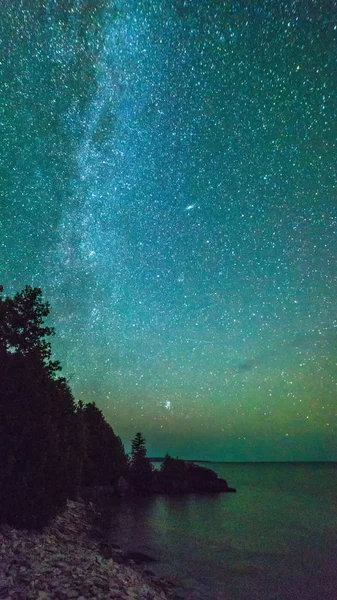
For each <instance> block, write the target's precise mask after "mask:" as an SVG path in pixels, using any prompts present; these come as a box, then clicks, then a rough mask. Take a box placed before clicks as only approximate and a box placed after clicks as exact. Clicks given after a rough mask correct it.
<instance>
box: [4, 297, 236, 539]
mask: <svg viewBox="0 0 337 600" xmlns="http://www.w3.org/2000/svg"><path fill="white" fill-rule="evenodd" d="M49 312H50V307H49V304H48V302H44V301H43V298H42V292H41V290H40V289H39V288H31V287H29V286H26V288H25V289H24V290H23V291H22V292H20V293H17V294H16V295H15V296H14V297H13V298H9V297H6V298H2V297H1V288H0V523H8V524H9V525H12V526H15V527H27V528H37V529H38V528H42V527H43V526H44V525H46V524H47V523H48V522H49V521H50V520H51V519H52V518H53V517H54V516H56V515H57V514H59V513H60V512H61V511H62V510H63V509H64V508H65V506H66V502H67V499H76V498H77V497H78V494H79V492H80V490H82V489H83V487H84V486H87V487H88V486H90V487H98V486H110V488H111V489H113V490H115V491H117V492H118V493H119V494H120V495H124V493H125V492H126V491H129V492H133V493H140V494H144V493H149V492H158V491H159V492H164V493H170V492H176V491H178V492H186V491H229V489H228V490H227V489H224V484H226V482H224V484H222V488H223V489H221V490H220V489H218V488H219V484H217V485H215V479H217V476H216V474H215V473H213V472H212V471H210V470H209V469H202V468H201V467H197V466H196V465H187V463H185V462H184V461H181V460H179V459H173V458H171V457H170V456H169V455H167V456H166V458H165V460H164V462H163V464H162V465H161V469H160V471H159V472H158V471H155V470H154V469H153V466H152V464H151V462H150V460H149V458H148V457H147V453H146V447H145V439H144V438H143V437H142V435H141V434H140V433H137V435H136V436H135V438H134V440H133V441H132V452H131V456H130V457H129V456H127V455H126V453H125V450H124V447H123V444H122V441H121V439H120V438H119V437H118V435H116V434H115V433H114V431H113V429H112V427H111V426H110V425H109V423H107V421H106V420H105V418H104V415H103V413H102V412H101V411H100V410H99V408H98V407H97V406H96V405H95V403H93V402H90V403H88V404H83V403H82V402H81V401H80V402H78V403H76V402H75V399H74V397H73V395H72V392H71V390H70V387H69V385H68V383H67V380H66V379H65V378H64V377H62V376H61V375H60V371H61V366H60V363H59V362H58V361H54V360H52V351H51V343H50V341H49V340H50V338H51V337H52V336H53V335H54V329H53V328H51V327H48V326H46V325H45V319H46V318H47V317H48V315H49ZM200 469H201V471H202V472H201V471H200ZM207 472H208V473H207ZM214 477H215V479H214ZM217 481H218V482H220V481H221V480H217ZM222 481H223V480H222ZM207 486H208V488H209V486H211V487H210V489H206V488H207ZM212 486H213V487H212ZM226 486H227V484H226ZM220 487H221V486H220Z"/></svg>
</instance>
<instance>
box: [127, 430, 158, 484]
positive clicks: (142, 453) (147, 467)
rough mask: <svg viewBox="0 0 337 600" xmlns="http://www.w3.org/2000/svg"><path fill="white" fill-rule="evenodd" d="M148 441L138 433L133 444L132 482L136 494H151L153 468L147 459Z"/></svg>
mask: <svg viewBox="0 0 337 600" xmlns="http://www.w3.org/2000/svg"><path fill="white" fill-rule="evenodd" d="M145 442H146V440H145V439H144V438H143V436H142V434H141V433H137V434H136V435H135V437H134V439H133V440H132V442H131V461H130V481H131V485H132V488H133V490H134V491H135V492H137V493H140V494H146V493H149V492H151V487H152V483H153V467H152V464H151V462H150V460H149V458H148V457H147V453H146V446H145Z"/></svg>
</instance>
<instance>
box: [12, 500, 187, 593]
mask: <svg viewBox="0 0 337 600" xmlns="http://www.w3.org/2000/svg"><path fill="white" fill-rule="evenodd" d="M91 509H92V510H94V508H93V506H92V505H91ZM114 553H115V554H114ZM130 558H131V557H126V556H124V555H123V553H122V552H121V551H119V550H118V549H117V548H116V549H113V548H109V557H104V556H102V554H100V548H99V542H98V540H95V539H93V538H92V535H91V523H90V519H88V510H87V506H86V504H85V503H84V502H71V501H69V502H68V506H67V510H66V511H65V513H64V514H63V515H61V516H59V517H57V518H56V519H55V520H54V521H53V522H52V524H51V525H50V526H49V527H47V528H46V529H45V530H44V531H43V532H42V533H37V532H32V531H27V530H15V529H13V528H11V527H9V526H7V525H3V526H1V527H0V598H3V599H5V600H53V599H55V600H56V599H57V600H68V599H69V600H72V599H73V600H112V599H117V598H118V599H119V600H130V599H131V598H133V599H136V600H169V599H173V598H176V597H177V596H176V595H175V593H174V592H173V591H171V590H170V584H169V583H166V584H165V582H159V581H158V580H156V579H155V578H154V577H151V576H150V575H147V576H146V575H145V574H144V573H143V572H141V571H139V570H137V568H136V567H135V566H134V565H133V564H132V561H131V560H130Z"/></svg>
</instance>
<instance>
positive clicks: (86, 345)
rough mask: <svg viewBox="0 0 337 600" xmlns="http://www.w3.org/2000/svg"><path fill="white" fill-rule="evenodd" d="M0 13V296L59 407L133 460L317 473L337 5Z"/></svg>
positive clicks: (333, 251)
mask: <svg viewBox="0 0 337 600" xmlns="http://www.w3.org/2000/svg"><path fill="white" fill-rule="evenodd" d="M323 4H324V6H323ZM32 5H35V6H33V7H32ZM0 12H1V25H0V27H1V34H0V36H1V46H2V52H1V57H2V58H1V65H0V66H1V106H0V124H1V140H2V149H1V163H0V169H1V182H0V193H1V196H0V208H1V219H0V221H1V223H0V227H1V229H0V233H1V242H0V258H1V264H0V282H1V284H2V285H3V286H4V293H7V294H13V293H14V292H16V291H18V290H20V289H22V288H23V287H24V285H26V284H30V285H36V286H39V287H41V288H42V289H43V292H44V295H45V297H46V299H48V300H49V301H50V303H51V306H52V309H53V310H52V320H53V323H54V325H55V328H56V334H57V335H56V337H55V339H54V340H53V348H54V354H55V356H56V357H57V358H59V359H60V361H61V363H62V365H63V372H64V374H65V375H66V376H67V377H69V380H70V385H71V387H72V389H73V392H74V395H75V397H76V398H77V399H80V398H81V399H83V400H85V401H89V400H94V401H95V402H96V403H97V405H98V406H99V407H100V408H102V410H103V411H104V413H105V415H106V416H107V419H108V420H109V422H110V423H111V424H112V426H113V427H114V429H115V430H116V432H117V433H119V434H120V435H121V437H122V439H123V441H124V442H125V444H126V446H127V447H128V445H129V439H130V438H131V437H133V435H134V433H135V432H136V431H139V430H140V431H142V432H143V434H144V435H145V437H146V438H147V441H148V449H149V452H150V454H157V455H159V454H163V453H165V452H166V451H167V450H169V451H171V452H172V453H173V454H179V456H182V457H186V458H189V457H190V458H191V457H193V458H196V457H200V458H213V459H217V460H292V459H294V460H324V459H327V460H329V459H333V458H335V456H336V455H335V453H334V449H335V435H336V429H337V405H336V392H337V389H336V386H337V371H336V366H337V352H336V351H337V315H336V290H337V285H336V283H337V281H336V278H337V276H336V255H337V243H336V242H337V197H336V137H337V135H336V134H337V127H336V113H337V101H336V79H337V77H336V64H337V63H336V59H337V52H336V48H337V45H336V35H337V3H336V2H326V3H319V2H316V1H314V0H312V1H310V0H309V1H308V2H290V1H289V2H275V1H274V0H270V1H269V2H258V1H257V0H252V1H249V0H245V1H242V2H211V3H207V2H203V1H202V0H195V1H192V0H185V1H182V0H171V1H168V0H163V1H161V2H157V1H154V0H153V1H150V0H140V1H132V0H129V1H122V0H120V1H118V2H116V3H113V2H112V0H110V1H109V0H105V1H101V2H97V3H91V2H88V1H87V0H76V1H75V0H68V1H63V2H58V1H57V0H49V1H48V0H41V1H40V2H36V3H35V2H34V3H33V2H28V1H27V2H26V1H24V0H17V1H15V0H14V1H13V2H11V3H10V5H8V4H7V3H6V6H5V5H4V4H3V6H2V7H1V8H0Z"/></svg>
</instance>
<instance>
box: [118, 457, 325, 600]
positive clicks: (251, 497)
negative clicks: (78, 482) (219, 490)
mask: <svg viewBox="0 0 337 600" xmlns="http://www.w3.org/2000/svg"><path fill="white" fill-rule="evenodd" d="M207 466H209V467H210V468H213V469H214V470H216V471H217V472H218V474H219V475H220V476H222V477H225V478H226V479H227V480H228V482H229V485H231V486H234V487H236V488H237V494H217V495H189V496H154V497H150V498H142V499H140V500H137V501H135V500H130V501H125V502H121V503H119V504H118V506H116V507H115V514H114V516H113V519H112V524H111V540H112V541H114V542H117V543H119V544H120V545H121V547H122V548H124V549H128V550H138V551H141V552H144V553H148V554H150V555H151V556H153V557H155V558H157V559H158V561H159V562H158V563H151V564H150V565H149V568H151V569H152V570H153V571H156V572H158V573H160V574H161V575H165V576H166V577H168V578H170V579H171V580H173V581H175V582H177V583H179V584H180V585H182V587H183V588H184V589H185V595H186V598H188V599H190V600H192V599H193V600H194V599H199V598H203V599H206V600H207V599H208V598H209V599H210V600H211V599H214V600H217V599H218V600H220V599H221V598H226V600H234V599H235V600H237V599H240V600H241V599H243V600H246V599H247V600H248V599H249V600H254V599H256V600H265V599H266V600H267V599H268V600H293V599H294V598H296V597H298V598H305V599H306V600H318V599H322V598H324V599H325V600H330V599H333V598H336V597H337V595H336V592H335V590H336V589H337V574H336V560H337V513H336V510H335V507H336V498H337V477H336V475H337V469H336V467H335V465H333V464H327V463H316V464H312V463H300V464H296V465H292V464H286V463H284V464H282V463H269V464H268V463H260V464H238V463H236V464H234V463H227V464H219V463H217V464H216V463H214V464H208V465H207Z"/></svg>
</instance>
